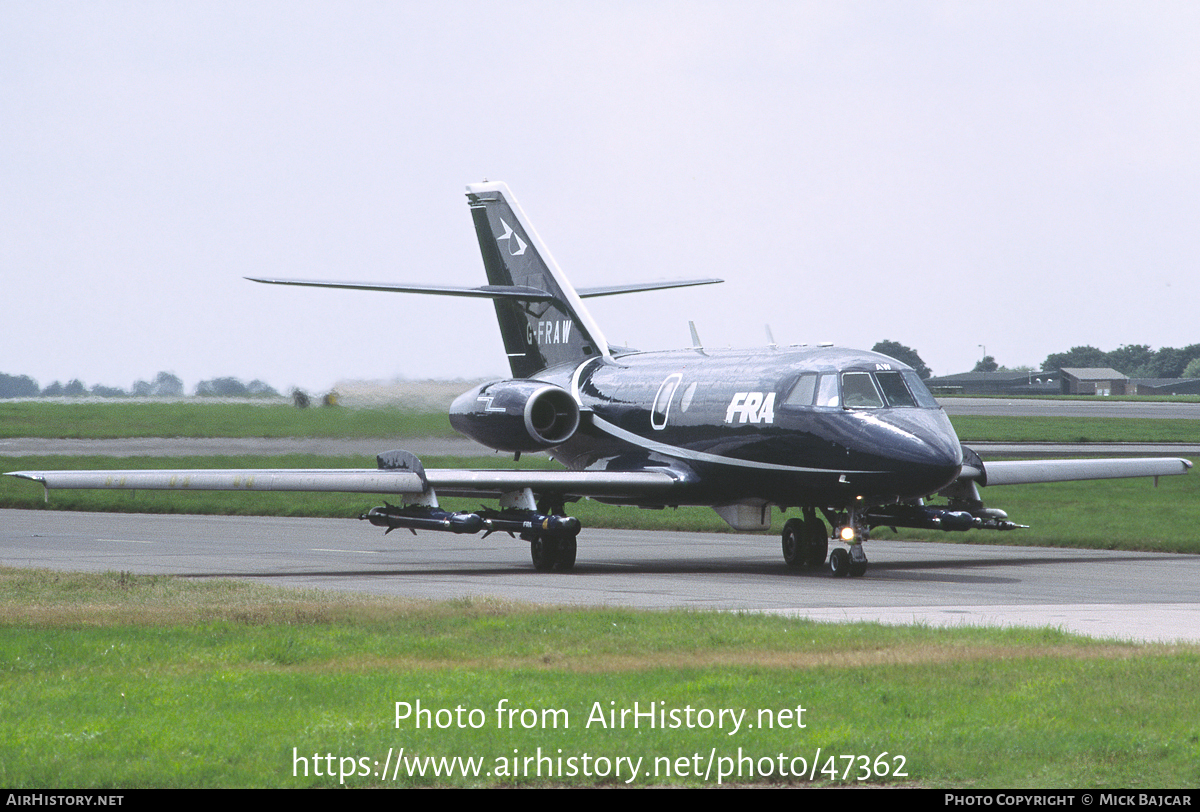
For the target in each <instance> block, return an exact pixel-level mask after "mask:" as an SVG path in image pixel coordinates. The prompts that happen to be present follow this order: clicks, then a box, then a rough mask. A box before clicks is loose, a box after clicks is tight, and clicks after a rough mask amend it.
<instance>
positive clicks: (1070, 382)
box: [1061, 367, 1135, 395]
mask: <svg viewBox="0 0 1200 812" xmlns="http://www.w3.org/2000/svg"><path fill="white" fill-rule="evenodd" d="M1061 391H1062V394H1064V395H1132V394H1135V392H1132V391H1130V386H1129V376H1128V375H1122V374H1121V373H1120V372H1117V371H1116V370H1115V369H1112V368H1110V367H1095V368H1089V369H1085V368H1081V367H1063V369H1062V390H1061Z"/></svg>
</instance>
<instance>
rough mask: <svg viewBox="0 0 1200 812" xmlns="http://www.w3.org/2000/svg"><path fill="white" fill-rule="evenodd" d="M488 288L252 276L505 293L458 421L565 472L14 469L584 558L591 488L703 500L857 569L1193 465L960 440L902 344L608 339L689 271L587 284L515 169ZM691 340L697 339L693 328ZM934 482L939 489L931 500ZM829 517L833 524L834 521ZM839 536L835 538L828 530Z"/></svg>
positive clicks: (788, 554)
mask: <svg viewBox="0 0 1200 812" xmlns="http://www.w3.org/2000/svg"><path fill="white" fill-rule="evenodd" d="M467 200H468V203H469V206H470V209H471V216H472V218H473V220H474V223H475V232H476V234H477V236H478V238H479V247H480V250H481V251H482V253H483V264H484V267H485V269H486V271H487V277H488V284H487V285H484V286H482V287H477V288H458V287H445V286H431V285H395V284H386V283H366V282H364V283H352V282H317V281H302V280H285V279H255V280H254V281H256V282H266V283H270V284H280V285H307V286H314V287H329V288H351V289H356V290H379V291H391V292H405V293H426V294H439V295H448V296H470V297H484V298H489V299H491V300H493V302H494V304H495V308H496V317H497V319H498V321H499V324H500V334H501V337H502V338H503V341H504V348H505V351H506V352H507V353H508V359H509V364H510V365H511V367H512V378H510V379H508V380H500V381H493V382H491V383H487V384H484V385H482V386H479V387H476V388H475V389H472V390H471V391H469V392H467V393H465V394H463V395H462V396H460V397H459V398H458V399H457V400H455V402H454V404H453V406H452V407H451V410H450V422H451V423H452V424H453V426H454V427H455V428H456V429H457V430H458V431H460V432H462V433H463V434H465V435H467V436H468V437H471V438H473V439H475V440H477V441H479V442H481V443H483V444H484V445H486V446H489V447H491V448H494V449H497V450H500V451H507V452H513V453H514V455H515V457H516V458H519V457H520V454H521V452H526V451H543V450H544V451H546V452H548V453H549V455H550V456H551V457H553V458H554V459H555V460H558V461H559V462H561V463H562V464H563V465H564V466H566V468H567V470H566V471H522V470H501V471H496V470H486V471H471V470H428V471H426V470H425V469H424V467H423V466H422V465H421V462H420V460H418V459H417V458H416V457H415V456H413V455H412V454H409V453H407V452H404V451H391V452H387V453H384V454H381V455H380V456H379V458H378V462H379V468H378V469H377V470H374V469H372V470H340V469H332V470H240V471H239V470H207V471H87V472H78V471H41V472H34V471H21V472H15V473H14V474H13V475H14V476H19V477H24V478H26V479H32V480H34V481H37V482H41V483H42V484H43V485H44V486H45V487H46V488H128V489H136V488H152V489H153V488H158V489H178V490H189V489H191V490H195V489H207V490H260V491H261V490H284V491H339V492H348V493H382V494H391V495H394V496H395V497H397V501H399V502H400V503H401V504H399V505H391V504H384V505H383V506H381V507H376V508H373V509H372V510H370V511H369V512H368V513H366V514H364V515H363V517H362V518H364V519H368V520H369V521H370V522H371V523H372V524H375V525H378V526H381V527H385V528H387V529H388V530H389V531H390V530H392V529H395V528H407V529H411V530H413V531H414V532H415V531H416V530H418V529H421V530H438V531H448V532H454V533H479V532H484V533H492V532H495V531H506V532H508V533H510V534H519V536H520V537H521V538H522V539H523V540H526V541H528V542H529V543H530V549H531V552H532V556H533V565H534V567H535V568H536V569H538V570H567V569H570V568H571V567H572V566H574V564H575V552H576V536H577V535H578V534H579V530H580V525H579V521H578V520H577V519H575V518H573V517H570V516H568V515H567V514H566V506H567V503H569V502H573V501H575V500H578V499H580V498H585V497H586V498H591V499H596V500H599V501H602V502H608V503H612V504H622V505H639V506H642V507H651V508H662V507H667V506H677V505H709V506H711V507H712V508H713V509H714V510H716V512H717V513H718V514H720V516H721V518H723V519H725V521H727V522H728V523H729V524H730V526H732V527H733V528H735V529H737V530H746V531H754V530H769V529H770V527H771V509H772V507H778V508H779V509H780V510H784V511H787V510H791V509H796V510H798V511H799V514H800V517H799V518H792V519H789V520H788V521H787V522H786V524H785V525H784V528H783V558H784V561H785V562H786V563H787V565H788V566H790V567H819V566H822V565H823V564H824V563H825V561H826V559H828V561H829V568H830V570H831V571H832V573H833V574H834V575H838V576H844V575H856V576H857V575H862V574H863V573H864V572H865V571H866V565H867V559H866V556H865V555H864V554H863V548H862V542H863V541H865V540H867V538H868V534H869V531H870V529H871V528H872V527H878V526H890V527H898V526H902V527H919V528H931V529H941V530H968V529H971V528H989V529H997V530H1006V529H1010V528H1013V527H1017V525H1014V524H1012V523H1011V522H1009V521H1008V520H1007V519H1008V517H1007V516H1006V515H1005V513H1004V512H1003V511H1000V510H995V509H989V508H986V507H984V505H983V502H982V500H981V499H980V494H979V489H978V486H980V485H989V484H991V485H998V484H1013V483H1024V482H1050V481H1063V480H1071V479H1104V478H1115V477H1132V476H1155V477H1157V476H1166V475H1170V474H1182V473H1184V472H1186V471H1187V470H1188V468H1189V467H1190V463H1189V462H1188V461H1187V460H1182V459H1158V458H1155V459H1109V460H1096V459H1093V460H1055V461H1018V462H1014V461H1001V462H991V463H988V464H987V465H986V466H985V465H984V464H983V462H982V461H981V460H980V459H979V456H978V455H977V454H975V453H974V452H972V451H971V450H970V449H967V448H964V447H963V446H962V445H961V444H960V443H959V441H958V437H957V436H955V433H954V429H953V428H952V427H951V425H950V421H949V420H948V419H947V418H946V415H945V413H944V412H943V411H942V409H941V408H940V407H939V406H938V404H937V402H936V401H935V400H934V399H933V396H932V395H930V393H929V390H928V389H927V388H926V387H925V385H924V384H923V383H922V382H921V379H920V378H919V377H918V376H917V374H916V373H915V372H914V371H913V370H912V369H911V368H910V367H908V366H906V365H905V364H903V363H901V362H899V361H897V360H896V359H894V358H889V357H887V356H885V355H880V354H878V353H873V352H863V351H859V350H850V349H842V348H835V347H824V346H823V347H791V348H786V349H785V348H782V347H777V346H770V347H766V348H760V349H750V350H706V349H704V348H702V347H700V346H693V347H691V348H689V349H683V350H673V351H666V352H636V351H634V350H629V349H625V348H620V347H615V346H612V345H610V344H609V343H608V341H607V340H605V337H604V335H603V334H602V333H601V332H600V328H599V326H598V325H597V324H596V323H595V322H594V321H593V320H592V317H591V316H590V315H589V314H588V312H587V309H586V308H585V307H584V305H583V299H585V298H588V297H592V296H607V295H611V294H618V293H630V292H636V291H644V290H655V289H662V288H670V287H681V286H685V285H701V284H709V283H713V282H719V281H721V280H719V279H699V280H689V281H684V282H668V283H651V284H641V285H624V286H621V285H618V286H610V287H602V288H583V289H578V290H576V289H575V288H573V287H572V286H571V284H570V283H569V282H568V281H567V279H566V277H565V276H564V275H563V273H562V271H561V270H559V268H558V266H557V264H556V263H555V262H554V260H553V258H551V256H550V252H549V251H547V250H546V247H545V245H544V244H543V243H542V240H541V239H540V238H539V237H538V235H537V233H536V232H535V231H534V230H533V227H532V226H531V225H530V224H529V221H528V219H527V218H526V217H525V215H524V212H523V211H522V210H521V208H520V206H519V205H518V204H517V202H516V200H515V199H514V198H513V196H512V193H511V192H510V191H509V190H508V187H507V186H506V185H505V184H503V183H480V184H474V185H471V186H468V187H467ZM695 343H696V344H697V345H698V344H699V342H698V341H696V342H695ZM438 494H441V495H443V496H471V497H491V498H498V499H499V507H498V508H497V509H480V510H477V511H473V512H449V511H445V510H443V509H441V508H440V507H439V506H438V502H437V495H438ZM938 497H940V498H941V499H943V500H944V501H942V502H940V503H938V504H932V503H929V502H927V501H926V500H929V499H932V498H938ZM822 516H823V517H824V520H823V519H822V518H821V517H822ZM826 521H828V522H829V525H831V526H832V528H833V538H834V539H835V540H837V541H840V542H845V544H846V546H845V547H842V546H840V545H839V546H837V547H835V549H834V550H833V552H832V554H830V553H829V541H830V531H829V528H828V527H827V525H826V523H825V522H826Z"/></svg>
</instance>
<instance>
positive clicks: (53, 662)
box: [0, 570, 1200, 789]
mask: <svg viewBox="0 0 1200 812" xmlns="http://www.w3.org/2000/svg"><path fill="white" fill-rule="evenodd" d="M0 595H2V596H3V598H0V627H2V628H3V634H0V662H3V663H5V664H6V667H5V668H4V670H3V672H2V673H0V685H2V686H3V689H4V691H5V695H6V697H8V700H9V701H8V702H7V709H6V711H5V713H4V714H2V715H0V741H2V742H3V744H0V783H3V784H4V785H5V786H7V787H9V788H11V789H21V788H37V787H49V786H53V787H93V788H104V787H131V786H176V787H222V786H235V787H243V786H245V787H251V786H253V787H261V786H265V787H297V786H316V787H322V786H324V787H329V786H339V785H342V784H343V783H344V784H345V785H348V786H353V787H369V786H411V785H438V786H443V785H448V786H494V785H499V786H512V785H518V786H526V785H535V786H541V785H564V784H565V785H572V786H579V785H595V784H599V785H623V784H625V783H627V782H630V781H631V783H632V785H636V786H647V785H664V784H665V785H673V784H682V785H710V786H711V785H715V784H717V783H718V780H720V781H721V782H722V783H732V784H772V785H774V784H784V785H811V784H817V785H828V784H836V785H856V784H871V785H878V784H891V785H899V786H925V787H972V788H982V787H1096V786H1100V787H1114V786H1122V787H1188V786H1195V785H1196V783H1197V782H1198V781H1200V698H1198V697H1197V694H1196V692H1195V690H1194V676H1195V673H1196V669H1197V668H1198V667H1200V650H1197V649H1196V648H1195V647H1182V648H1180V647H1164V646H1135V645H1123V644H1121V645H1118V644H1112V643H1104V642H1097V641H1094V640H1089V639H1086V638H1080V637H1073V636H1070V635H1066V634H1063V633H1061V632H1057V631H1053V630H994V629H992V630H987V629H971V628H963V629H954V630H935V629H929V628H922V627H908V628H905V627H883V626H878V625H873V624H836V625H835V624H820V623H813V622H809V621H804V620H794V619H785V618H779V617H769V616H760V615H749V614H736V613H716V612H702V611H697V612H688V611H672V612H634V611H628V610H622V609H578V608H545V607H530V606H521V605H508V604H500V603H495V602H489V601H486V600H484V601H477V600H463V601H456V602H450V603H422V602H413V601H402V600H386V599H377V598H367V597H352V596H331V595H328V594H323V593H316V592H308V593H302V592H294V591H281V590H275V589H270V588H267V587H262V586H257V585H250V584H244V583H238V582H229V581H212V582H190V581H185V580H181V579H175V578H165V577H142V576H133V575H129V574H127V573H109V574H107V575H76V574H64V573H47V572H38V571H11V570H10V571H0ZM418 701H419V702H420V703H421V707H422V708H423V709H425V710H427V711H432V712H431V713H430V714H429V716H428V717H427V720H426V721H425V724H423V725H422V726H421V727H418V726H417V724H416V720H418V719H420V718H421V717H417V716H415V715H414V714H413V713H411V712H410V713H408V715H407V717H406V718H403V719H402V720H400V722H399V723H398V722H397V719H396V716H397V707H396V703H407V704H408V706H409V708H410V709H411V710H412V711H415V710H416V703H417V702H418ZM634 703H638V705H637V707H638V708H639V709H640V710H641V711H642V712H645V711H646V710H647V708H649V707H650V703H655V704H654V707H655V708H656V709H657V710H664V709H665V710H667V711H668V713H671V712H675V713H676V716H675V717H674V718H672V716H670V715H668V716H666V717H658V718H660V719H662V720H663V721H665V722H666V723H667V724H666V726H658V727H654V728H650V727H648V726H647V719H646V717H644V716H643V717H642V722H641V723H640V725H639V727H638V728H637V729H633V728H632V726H631V725H632V717H630V716H628V715H627V716H626V720H625V721H626V725H627V726H626V727H624V728H621V727H617V726H613V725H612V724H610V720H612V719H614V717H612V716H610V715H609V714H610V711H618V712H619V711H620V710H622V709H626V710H629V709H633V708H634ZM499 706H503V707H506V708H509V709H516V710H517V711H519V712H520V713H518V714H517V715H515V716H512V717H507V718H506V717H504V716H503V714H501V716H500V717H499V718H498V717H497V714H496V708H497V707H499ZM402 707H403V706H402ZM456 708H461V709H462V710H461V711H459V712H458V713H457V714H455V713H454V709H456ZM799 708H803V709H804V710H803V711H799V710H798V709H799ZM439 709H441V710H442V711H443V712H442V713H437V711H439ZM688 709H691V714H690V715H689V714H688ZM722 709H725V710H726V711H727V712H728V713H727V714H726V715H725V716H721V715H720V714H721V710H722ZM550 711H561V713H554V714H550V713H549V712H550ZM404 713H405V711H404V710H401V715H404ZM706 713H711V714H712V717H711V719H710V718H709V717H708V716H707V715H706ZM743 713H744V715H742V716H741V723H740V724H739V726H738V727H737V728H736V730H735V728H734V724H735V722H736V718H737V714H743ZM730 714H732V715H730ZM601 720H604V721H603V723H601ZM616 720H617V722H618V724H619V720H620V717H619V716H618V717H616ZM718 720H719V723H718ZM589 721H590V722H591V724H589ZM768 722H771V723H773V724H772V725H768V724H767V723H768ZM801 724H803V727H801V726H800V725H801ZM702 725H703V726H702ZM389 748H391V753H390V755H389ZM400 748H404V754H405V756H406V758H405V760H403V761H400V764H401V766H400V767H399V768H396V767H395V766H394V765H395V764H396V763H397V761H399V759H398V758H397V756H398V751H399V749H400ZM539 748H540V752H541V753H542V754H543V755H546V756H547V758H546V759H545V760H544V761H540V762H539V761H538V759H537V756H538V754H539ZM585 754H586V756H587V757H588V758H589V759H590V761H587V760H585V759H584V756H585ZM456 756H457V757H461V758H468V757H469V758H473V759H478V761H475V762H472V763H473V764H474V765H475V767H476V768H478V771H479V774H478V775H468V776H463V775H462V771H463V769H468V770H470V769H471V768H470V767H469V766H467V767H464V762H461V761H460V762H457V763H454V762H450V763H446V762H442V761H438V759H442V758H445V759H447V760H449V759H453V758H454V757H456ZM781 756H782V759H781ZM318 757H319V758H318ZM618 758H620V759H628V761H622V762H620V763H618V761H617V760H618ZM514 759H515V761H514ZM527 759H528V760H527ZM385 764H391V765H393V766H392V767H390V768H389V769H388V770H387V773H386V775H379V774H378V773H382V772H383V771H384V765H385ZM710 764H711V770H712V771H711V772H709V773H708V775H707V777H705V775H704V773H705V772H706V770H707V769H709V765H710ZM539 765H540V768H541V770H542V773H541V775H540V776H538V775H537V770H538V769H539ZM418 768H421V769H425V770H426V772H427V774H426V775H424V776H421V775H415V774H413V773H415V772H416V771H417V770H418ZM442 768H447V769H451V768H452V769H453V770H454V774H453V775H445V774H443V775H441V776H439V777H434V776H433V775H432V774H431V773H432V771H433V770H434V769H442ZM635 768H636V770H637V773H636V775H635V774H634V773H633V772H632V770H633V769H635ZM739 769H740V770H741V774H740V775H739V774H738V770H739ZM318 770H319V771H320V773H321V774H320V775H317V774H316V772H317V771H318ZM572 770H574V774H571V772H572ZM698 772H699V773H700V774H699V775H697V773H698ZM800 772H803V773H804V775H803V776H797V775H795V774H794V773H800ZM306 773H307V774H306ZM489 773H490V774H489ZM722 773H724V774H722ZM896 773H900V774H896Z"/></svg>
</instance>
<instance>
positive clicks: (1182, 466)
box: [960, 457, 1192, 485]
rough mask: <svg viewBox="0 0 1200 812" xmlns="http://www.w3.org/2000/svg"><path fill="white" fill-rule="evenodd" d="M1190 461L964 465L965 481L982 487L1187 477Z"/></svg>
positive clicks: (1149, 459)
mask: <svg viewBox="0 0 1200 812" xmlns="http://www.w3.org/2000/svg"><path fill="white" fill-rule="evenodd" d="M1191 467H1192V463H1191V462H1190V461H1189V460H1185V459H1181V458H1174V457H1131V458H1126V459H1093V460H995V461H992V462H988V463H984V464H981V465H979V466H974V465H970V464H969V463H967V464H964V465H963V473H962V476H961V477H960V478H961V479H973V480H975V481H976V482H978V483H979V484H980V485H1028V484H1031V483H1037V482H1070V481H1074V480H1085V479H1122V478H1125V477H1150V476H1152V477H1160V476H1174V475H1176V474H1185V473H1187V471H1188V469H1189V468H1191Z"/></svg>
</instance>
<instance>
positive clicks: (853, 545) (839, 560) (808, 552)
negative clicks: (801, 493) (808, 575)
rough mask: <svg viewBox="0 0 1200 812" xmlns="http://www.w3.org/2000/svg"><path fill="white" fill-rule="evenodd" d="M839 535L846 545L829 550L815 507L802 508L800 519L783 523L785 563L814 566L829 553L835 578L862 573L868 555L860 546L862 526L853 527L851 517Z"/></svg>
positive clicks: (864, 536) (814, 567) (825, 534)
mask: <svg viewBox="0 0 1200 812" xmlns="http://www.w3.org/2000/svg"><path fill="white" fill-rule="evenodd" d="M847 531H849V532H847ZM839 537H840V538H841V540H843V541H845V542H846V543H847V544H849V548H848V549H847V548H844V547H838V548H835V549H834V551H833V552H832V553H830V552H829V532H828V530H827V528H826V526H825V522H823V521H821V519H819V518H817V512H816V510H814V509H813V508H805V509H804V518H803V519H788V520H787V522H786V523H784V525H783V560H784V563H786V564H787V565H788V566H789V567H791V568H793V569H816V568H817V567H819V566H821V565H822V564H824V563H825V557H826V555H828V556H829V572H830V574H831V575H833V576H834V577H835V578H844V577H846V576H847V575H849V576H852V577H854V578H860V577H862V576H863V575H864V574H865V573H866V571H867V556H866V553H864V552H863V547H862V541H863V539H865V538H866V532H865V530H864V529H862V528H856V527H855V526H854V522H853V520H852V519H851V521H850V523H847V524H846V525H845V526H844V527H842V532H841V533H839Z"/></svg>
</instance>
